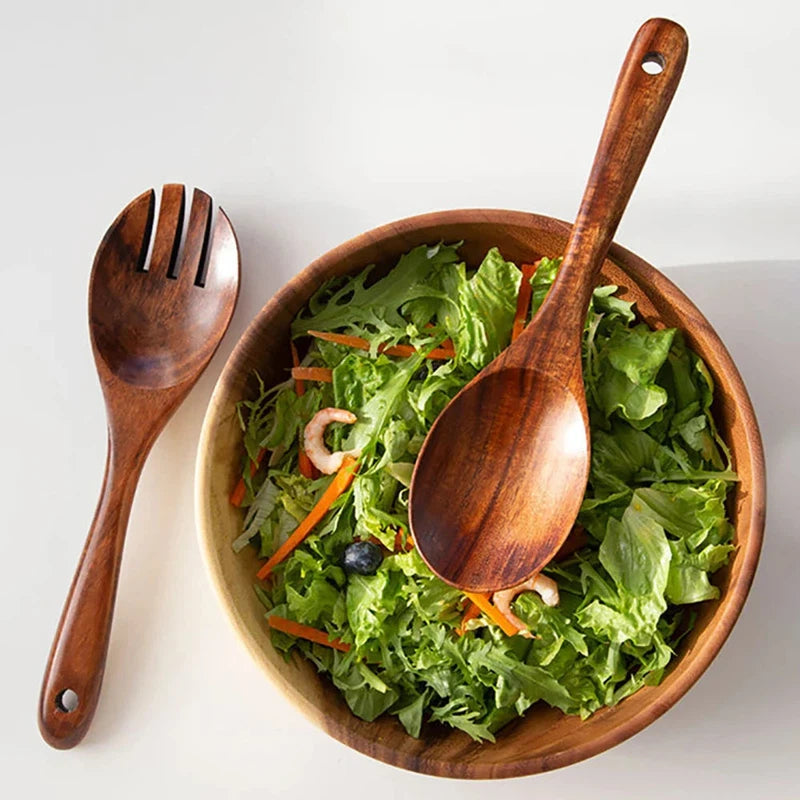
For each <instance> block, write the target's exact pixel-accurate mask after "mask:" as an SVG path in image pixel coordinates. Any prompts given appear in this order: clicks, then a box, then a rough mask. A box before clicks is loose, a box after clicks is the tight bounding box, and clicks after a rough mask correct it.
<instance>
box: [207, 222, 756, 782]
mask: <svg viewBox="0 0 800 800" xmlns="http://www.w3.org/2000/svg"><path fill="white" fill-rule="evenodd" d="M568 233H569V226H568V225H567V224H566V223H563V222H560V221H558V220H554V219H551V218H548V217H541V216H536V215H532V214H523V213H519V212H509V211H450V212H441V213H437V214H428V215H424V216H421V217H415V218H411V219H408V220H403V221H400V222H397V223H393V224H390V225H387V226H384V227H382V228H379V229H376V230H374V231H371V232H369V233H366V234H364V235H362V236H360V237H357V238H356V239H353V240H351V241H350V242H347V243H345V244H343V245H341V246H340V247H338V248H336V249H335V250H332V251H331V252H329V253H328V254H326V255H325V256H323V257H322V258H320V259H318V260H317V261H315V262H314V263H313V264H311V265H310V266H309V267H308V268H307V269H306V270H304V271H303V272H302V273H301V274H300V275H298V276H297V277H296V278H295V279H294V280H292V281H291V282H290V283H289V284H287V285H286V286H285V287H284V288H283V289H282V290H281V291H280V292H279V293H278V294H277V295H275V297H273V298H272V300H270V301H269V302H268V303H267V305H266V306H265V307H264V308H263V309H262V310H261V312H260V313H259V314H258V316H257V317H256V318H255V319H254V321H253V322H252V324H251V325H250V327H249V328H248V330H247V331H246V332H245V334H244V335H243V336H242V339H241V340H240V341H239V343H238V345H237V347H236V349H235V351H234V352H233V354H232V355H231V357H230V359H229V361H228V363H227V364H226V366H225V369H224V371H223V373H222V376H221V377H220V379H219V382H218V384H217V387H216V389H215V391H214V395H213V397H212V400H211V403H210V406H209V409H208V413H207V415H206V420H205V423H204V426H203V433H202V438H201V443H200V448H199V451H198V463H197V483H196V491H197V515H198V525H199V529H200V539H201V545H202V548H203V551H204V554H205V558H206V562H207V565H208V568H209V571H210V574H211V577H212V582H213V583H214V585H215V587H216V589H217V591H218V593H219V596H220V599H221V601H222V604H223V606H224V607H225V608H226V610H227V612H228V614H229V616H230V618H231V621H232V622H233V624H234V626H235V628H236V629H237V630H238V632H239V634H240V635H241V638H242V640H243V641H244V643H245V645H246V646H247V647H248V649H249V650H250V652H251V653H252V655H253V657H254V658H255V659H256V660H257V661H258V662H259V663H260V664H261V665H262V666H263V667H264V669H265V670H266V672H267V673H268V674H269V676H270V677H271V678H272V679H273V680H274V681H276V683H277V684H278V685H279V686H280V687H281V688H282V689H283V690H284V691H285V692H286V693H287V694H288V695H289V696H290V698H291V699H292V701H293V702H294V703H295V704H296V705H297V706H298V707H299V708H300V709H301V710H302V711H303V712H304V713H306V714H307V715H308V716H309V717H311V718H312V719H313V720H314V721H315V722H316V723H317V724H318V725H320V726H321V727H322V728H324V729H325V730H327V731H328V732H329V733H330V734H331V735H333V736H335V737H336V738H338V739H340V740H341V741H343V742H345V743H346V744H348V745H350V746H352V747H355V748H356V749H358V750H360V751H362V752H364V753H367V754H368V755H371V756H373V757H376V758H379V759H381V760H383V761H386V762H389V763H391V764H395V765H397V766H401V767H405V768H408V769H412V770H417V771H420V772H426V773H431V774H437V775H445V776H451V777H470V778H491V777H508V776H515V775H525V774H530V773H534V772H541V771H544V770H547V769H553V768H556V767H559V766H564V765H566V764H569V763H572V762H575V761H578V760H580V759H582V758H586V757H588V756H591V755H594V754H596V753H598V752H601V751H602V750H605V749H607V748H608V747H611V746H613V745H614V744H617V743H618V742H620V741H622V740H623V739H625V738H627V737H628V736H631V735H632V734H634V733H636V732H637V731H639V730H641V729H642V728H643V727H645V726H646V725H647V724H649V723H650V722H652V721H653V720H654V719H655V718H656V717H658V716H659V715H660V714H662V713H663V712H664V711H665V710H666V709H667V708H669V707H670V706H671V705H672V704H673V703H675V702H676V701H677V700H678V699H679V698H680V697H681V696H682V695H683V694H684V693H685V692H686V691H687V689H688V688H689V687H690V686H691V685H692V683H694V681H696V680H697V678H698V677H699V676H700V675H701V674H702V672H703V671H704V670H705V668H706V667H707V666H708V664H709V663H710V662H711V660H712V659H713V657H714V656H715V655H716V653H717V651H718V650H719V648H720V647H721V645H722V643H723V642H724V640H725V638H726V637H727V635H728V633H729V632H730V629H731V627H732V626H733V623H734V622H735V620H736V618H737V617H738V615H739V612H740V610H741V607H742V604H743V603H744V600H745V597H746V594H747V591H748V589H749V586H750V583H751V581H752V577H753V572H754V570H755V567H756V563H757V560H758V554H759V551H760V546H761V537H762V531H763V514H764V470H763V456H762V449H761V441H760V437H759V433H758V428H757V425H756V422H755V417H754V415H753V410H752V406H751V404H750V401H749V398H748V396H747V392H746V390H745V388H744V385H743V384H742V381H741V378H740V376H739V374H738V371H737V370H736V367H735V366H734V364H733V362H732V360H731V358H730V356H729V354H728V352H727V350H726V349H725V347H724V345H723V344H722V342H721V341H720V340H719V338H718V337H717V335H716V334H715V333H714V331H713V329H712V328H711V326H710V325H709V324H708V322H707V321H706V320H705V318H704V317H703V316H702V314H700V312H699V311H698V310H697V309H696V308H695V306H694V305H693V304H692V303H691V302H690V301H689V300H688V299H687V298H686V297H685V296H684V295H683V294H682V293H681V292H680V291H679V290H678V289H677V288H676V287H675V286H674V285H673V284H672V283H670V282H669V281H668V280H667V279H666V278H665V277H664V276H663V275H661V274H660V273H659V272H657V271H656V270H655V269H654V268H653V267H651V266H649V265H648V264H646V263H645V262H644V261H642V260H641V259H640V258H638V257H636V256H634V255H633V254H632V253H629V252H628V251H626V250H624V249H622V248H620V247H618V246H616V245H614V246H612V249H611V251H610V253H609V258H608V259H607V260H606V262H605V264H604V266H603V270H602V275H601V278H600V282H602V283H614V284H617V285H618V286H619V287H620V288H621V294H622V296H623V297H625V298H626V299H633V300H635V301H636V305H637V310H638V313H639V315H640V316H641V317H642V318H643V319H644V320H646V321H647V322H648V323H649V324H650V325H653V326H656V327H678V328H680V329H682V330H683V331H684V333H685V334H686V337H687V341H688V343H689V345H690V346H691V347H692V348H693V349H694V350H695V351H696V352H698V353H699V354H700V355H701V356H702V357H703V359H704V360H705V362H706V364H707V365H708V367H709V370H710V371H711V374H712V376H713V378H714V381H715V383H716V399H715V404H716V408H715V416H716V419H717V421H718V423H719V426H720V429H721V433H722V435H723V437H724V438H725V440H726V441H727V443H728V444H729V446H730V447H731V450H732V453H733V458H734V464H735V468H736V469H737V470H738V473H739V476H740V482H739V484H738V485H737V487H736V489H735V490H734V491H733V492H732V493H731V498H730V504H729V511H730V515H731V518H732V520H733V523H734V526H735V528H736V544H737V545H738V548H737V551H736V553H735V555H734V557H733V559H732V561H731V563H730V565H729V566H727V567H726V568H724V569H723V570H721V571H719V572H717V573H716V574H715V576H714V583H715V584H717V585H718V586H719V587H720V589H721V591H722V597H721V599H720V600H719V601H714V602H709V603H704V604H700V605H698V607H697V611H698V618H697V622H696V625H695V628H694V630H693V631H692V632H691V633H690V634H689V636H687V637H686V639H684V641H683V642H682V646H681V650H680V652H679V654H678V658H677V659H676V660H675V661H674V662H673V665H672V666H671V667H670V669H669V671H668V673H667V675H666V677H665V678H664V680H663V682H662V683H661V685H660V686H657V687H645V688H643V689H641V690H640V691H639V692H637V693H636V694H635V695H633V696H631V697H629V698H628V699H626V700H624V701H622V702H621V703H620V704H619V705H618V706H616V707H615V708H606V709H602V710H600V711H598V712H597V713H595V714H594V715H593V716H592V717H590V718H589V719H588V720H586V721H581V720H580V719H579V718H577V717H571V716H565V715H563V714H562V713H561V712H560V711H557V710H554V709H550V708H548V707H546V706H545V705H544V704H541V703H540V704H537V705H536V706H534V707H533V708H531V709H530V710H529V711H528V712H527V714H526V715H525V717H524V718H522V719H519V720H517V721H515V722H513V723H511V724H510V725H508V726H507V727H506V728H504V729H503V730H502V731H501V732H500V734H499V735H498V739H497V743H496V744H491V745H486V744H484V745H479V744H476V743H474V742H473V741H472V740H471V739H470V738H469V737H468V736H466V734H463V733H460V732H458V731H450V730H449V729H446V728H445V727H443V726H438V725H428V726H426V727H424V730H423V738H421V739H419V740H417V739H413V738H411V737H410V736H408V735H407V734H406V733H405V731H404V730H403V729H402V727H401V726H400V724H399V723H398V722H397V721H396V720H395V719H394V718H389V717H385V718H381V719H379V720H377V721H376V722H373V723H366V722H363V721H362V720H359V719H358V718H356V717H355V716H353V715H352V714H351V713H350V710H349V709H348V708H347V706H346V704H345V702H344V700H343V699H342V698H341V697H340V695H339V693H338V691H336V689H335V688H334V687H333V686H332V684H330V683H329V682H328V680H327V679H326V678H324V677H322V676H319V675H318V674H317V672H316V670H315V669H314V667H313V666H312V665H311V664H310V663H309V662H307V661H305V660H304V659H302V658H301V657H299V656H295V658H294V660H292V661H291V662H289V663H287V662H285V661H284V660H283V658H282V657H281V656H280V655H279V654H278V653H277V652H276V651H275V650H274V649H273V648H272V645H271V644H270V641H269V634H268V629H267V626H266V623H265V621H264V614H263V607H262V606H261V604H260V603H259V602H258V600H257V599H256V597H255V594H254V592H253V588H252V586H253V583H254V576H255V572H256V571H257V568H258V565H259V562H258V560H257V559H256V557H255V554H254V553H253V552H252V551H251V550H250V549H247V550H246V551H245V552H243V553H241V554H239V555H236V554H234V552H233V550H232V549H231V542H232V541H233V540H234V539H235V538H236V536H237V535H238V534H239V531H240V525H241V514H240V512H239V511H238V510H237V509H235V508H233V507H232V506H231V505H230V503H229V502H228V495H229V493H230V491H231V488H232V487H233V485H234V484H235V482H236V480H237V479H238V469H239V465H240V463H241V455H242V440H241V431H240V429H239V426H238V424H237V420H236V415H235V406H236V403H237V402H238V401H239V400H241V399H245V398H249V397H251V396H252V391H253V371H254V370H258V371H259V373H260V374H261V376H262V377H263V378H264V380H265V381H266V382H267V384H268V385H269V384H271V383H276V382H278V381H280V380H284V379H285V377H286V370H287V369H288V367H289V366H290V364H289V346H288V345H289V324H290V322H291V320H292V318H293V317H294V316H295V314H296V313H297V311H298V310H299V309H300V308H301V307H302V306H303V305H304V304H305V303H306V302H307V300H308V298H309V297H310V295H311V294H312V293H313V292H314V291H315V290H316V289H317V288H318V287H319V285H320V284H321V283H322V282H323V281H325V280H326V279H328V278H330V277H333V276H334V275H341V274H345V273H351V272H357V271H359V270H360V269H362V268H363V267H365V266H367V265H368V264H371V263H377V264H379V265H385V266H387V267H388V266H393V265H394V263H395V262H396V261H397V259H398V257H399V256H400V255H401V254H403V253H404V252H406V251H407V250H409V249H410V248H412V247H414V246H416V245H418V244H422V243H434V242H438V241H440V240H444V241H447V242H453V241H460V240H463V241H464V245H463V248H462V253H463V255H464V257H465V259H466V261H467V263H468V264H469V265H470V266H477V264H479V263H480V260H481V259H482V257H483V255H484V254H485V252H486V250H487V249H489V248H490V247H492V246H498V247H499V248H500V250H501V252H502V253H503V255H504V256H505V257H506V258H508V259H511V260H513V261H515V262H516V263H517V264H520V263H524V262H530V261H533V260H535V259H537V258H539V257H540V256H543V255H544V256H556V255H559V254H560V253H562V252H563V250H564V247H565V245H566V239H567V236H568Z"/></svg>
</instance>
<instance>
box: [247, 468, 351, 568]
mask: <svg viewBox="0 0 800 800" xmlns="http://www.w3.org/2000/svg"><path fill="white" fill-rule="evenodd" d="M357 469H358V465H357V463H356V460H355V459H354V458H351V457H350V456H345V458H344V461H342V466H341V467H339V471H338V472H337V473H336V475H334V477H333V480H332V481H331V482H330V484H329V485H328V488H327V489H326V490H325V491H324V492H323V494H322V497H320V499H319V500H318V501H317V504H316V505H315V506H314V508H312V509H311V511H309V512H308V516H307V517H306V518H305V519H304V520H303V521H302V522H301V523H300V524H299V525H298V526H297V528H295V530H294V533H293V534H292V535H291V536H290V537H289V538H288V539H287V540H286V541H285V542H284V543H283V544H282V545H281V546H280V547H279V548H278V549H277V550H276V551H275V552H274V553H273V554H272V556H271V557H270V559H269V561H267V563H266V564H264V566H263V567H261V569H260V570H259V571H258V573H257V574H256V576H257V577H258V579H259V580H264V578H266V577H267V576H268V575H269V574H270V572H272V569H273V567H274V566H275V565H276V564H280V563H281V561H283V560H284V559H285V558H286V557H287V556H288V555H289V553H291V552H292V550H294V549H295V547H297V546H298V545H299V544H300V543H301V542H302V541H303V539H305V538H306V536H308V534H309V533H311V531H312V530H313V529H314V526H315V525H316V524H317V523H318V522H319V521H320V520H321V519H322V518H323V517H324V516H325V514H327V513H328V509H329V508H330V507H331V506H332V505H333V503H334V501H335V500H336V498H337V497H339V495H340V494H342V493H343V492H344V491H345V490H346V489H347V487H348V486H349V485H350V484H351V482H352V480H353V476H354V475H355V473H356V470H357Z"/></svg>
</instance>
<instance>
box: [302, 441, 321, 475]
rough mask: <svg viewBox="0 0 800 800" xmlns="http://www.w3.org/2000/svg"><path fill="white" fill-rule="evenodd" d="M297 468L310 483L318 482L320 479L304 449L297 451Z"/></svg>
mask: <svg viewBox="0 0 800 800" xmlns="http://www.w3.org/2000/svg"><path fill="white" fill-rule="evenodd" d="M297 468H298V469H299V470H300V474H301V475H302V476H303V477H304V478H308V479H309V480H310V481H313V480H316V479H317V478H318V477H319V472H318V471H317V468H316V467H315V466H314V464H313V463H312V461H311V459H310V458H309V457H308V455H307V454H306V451H305V450H303V448H302V447H301V448H299V450H298V451H297Z"/></svg>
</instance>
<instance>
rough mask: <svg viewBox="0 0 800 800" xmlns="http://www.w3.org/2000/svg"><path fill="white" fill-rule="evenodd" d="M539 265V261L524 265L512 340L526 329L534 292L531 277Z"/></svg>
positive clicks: (512, 328)
mask: <svg viewBox="0 0 800 800" xmlns="http://www.w3.org/2000/svg"><path fill="white" fill-rule="evenodd" d="M538 266H539V262H538V261H537V262H536V263H535V264H523V265H522V280H521V281H520V284H519V294H518V295H517V310H516V313H515V314H514V324H513V325H512V326H511V341H512V342H513V341H514V340H515V339H516V338H517V337H518V336H519V335H520V334H521V333H522V331H524V330H525V321H526V320H527V319H528V309H529V308H530V305H531V296H532V294H533V287H532V286H531V278H532V277H533V275H534V273H535V272H536V268H537V267H538Z"/></svg>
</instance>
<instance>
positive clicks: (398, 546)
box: [394, 526, 414, 553]
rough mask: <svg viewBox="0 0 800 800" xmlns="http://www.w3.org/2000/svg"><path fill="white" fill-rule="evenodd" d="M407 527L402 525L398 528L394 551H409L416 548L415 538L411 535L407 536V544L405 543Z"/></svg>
mask: <svg viewBox="0 0 800 800" xmlns="http://www.w3.org/2000/svg"><path fill="white" fill-rule="evenodd" d="M405 533H406V531H405V528H403V527H402V526H401V527H400V528H398V529H397V531H396V532H395V535H394V551H395V553H403V552H405V553H408V552H410V551H411V550H413V549H414V540H413V539H412V538H411V537H410V536H406V541H405V544H403V537H404V536H405Z"/></svg>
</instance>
